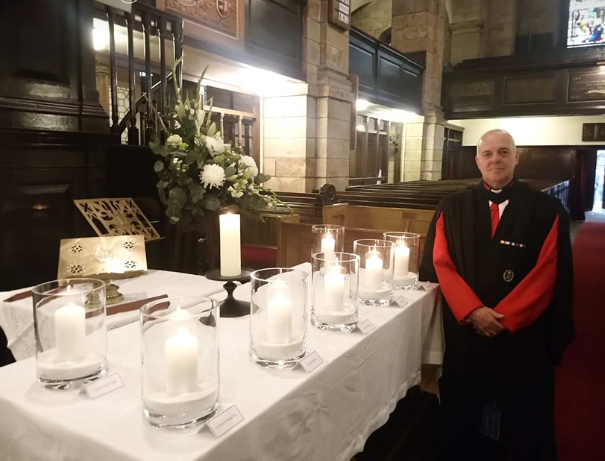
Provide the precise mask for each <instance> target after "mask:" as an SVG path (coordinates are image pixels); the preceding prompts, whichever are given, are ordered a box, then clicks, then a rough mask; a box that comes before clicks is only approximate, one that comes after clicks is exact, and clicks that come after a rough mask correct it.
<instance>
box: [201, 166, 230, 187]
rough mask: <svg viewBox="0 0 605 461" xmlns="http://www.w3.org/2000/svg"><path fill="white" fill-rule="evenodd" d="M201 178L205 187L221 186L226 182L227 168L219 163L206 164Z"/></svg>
mask: <svg viewBox="0 0 605 461" xmlns="http://www.w3.org/2000/svg"><path fill="white" fill-rule="evenodd" d="M200 180H201V181H202V184H203V185H204V187H208V188H211V187H217V188H218V187H221V186H222V185H223V183H224V182H225V170H223V168H222V167H221V166H219V165H205V166H204V169H203V170H202V172H201V174H200Z"/></svg>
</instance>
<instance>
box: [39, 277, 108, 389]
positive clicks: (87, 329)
mask: <svg viewBox="0 0 605 461" xmlns="http://www.w3.org/2000/svg"><path fill="white" fill-rule="evenodd" d="M32 299H33V303H34V324H35V333H36V368H37V375H38V381H39V382H41V383H42V384H43V385H44V386H45V387H49V388H55V389H70V388H73V387H79V386H80V385H82V384H84V383H86V382H89V381H92V380H94V379H97V378H99V377H100V376H102V375H104V374H105V373H106V372H107V322H106V315H107V314H106V299H105V282H103V281H101V280H96V279H86V278H81V279H60V280H53V281H51V282H45V283H42V284H40V285H38V286H36V287H34V288H33V289H32Z"/></svg>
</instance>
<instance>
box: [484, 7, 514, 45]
mask: <svg viewBox="0 0 605 461" xmlns="http://www.w3.org/2000/svg"><path fill="white" fill-rule="evenodd" d="M516 35H517V0H491V1H490V6H489V35H488V37H489V38H488V43H489V47H488V51H487V53H486V56H511V55H512V54H514V52H515V39H516Z"/></svg>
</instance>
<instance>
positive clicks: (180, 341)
mask: <svg viewBox="0 0 605 461" xmlns="http://www.w3.org/2000/svg"><path fill="white" fill-rule="evenodd" d="M164 354H165V356H166V393H167V394H168V395H181V394H186V393H187V392H192V391H194V390H196V388H197V387H198V370H197V356H198V341H197V338H196V337H195V336H194V335H192V334H190V333H188V332H187V330H185V329H182V330H180V331H179V332H178V333H176V334H174V335H172V336H170V337H169V338H168V339H167V340H166V342H165V343H164Z"/></svg>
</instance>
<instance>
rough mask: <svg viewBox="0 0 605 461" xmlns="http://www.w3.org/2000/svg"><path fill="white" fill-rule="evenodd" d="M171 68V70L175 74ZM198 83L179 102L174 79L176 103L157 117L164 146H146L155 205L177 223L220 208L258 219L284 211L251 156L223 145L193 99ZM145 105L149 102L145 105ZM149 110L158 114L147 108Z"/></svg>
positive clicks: (199, 103) (208, 115)
mask: <svg viewBox="0 0 605 461" xmlns="http://www.w3.org/2000/svg"><path fill="white" fill-rule="evenodd" d="M178 65H180V60H179V61H177V62H176V63H175V67H174V69H173V72H174V75H176V67H177V66H178ZM205 73H206V70H204V72H203V73H202V75H201V76H200V78H199V80H198V84H197V91H196V95H192V97H186V98H185V99H184V100H183V92H182V90H181V88H179V87H178V84H177V83H176V79H175V94H176V98H177V102H176V104H175V106H174V108H173V110H172V111H170V113H169V114H167V115H165V116H164V117H163V118H162V117H158V119H159V121H160V122H161V126H162V127H164V133H165V135H166V138H167V139H166V142H165V143H163V144H162V143H161V142H158V141H155V142H151V143H150V144H149V147H150V148H151V150H152V151H153V153H154V154H155V155H157V156H158V160H156V162H155V164H154V166H153V169H154V170H155V172H156V173H157V175H158V177H159V181H158V183H157V187H158V192H159V195H160V200H161V201H162V203H163V204H164V205H165V206H166V216H168V218H169V220H170V222H171V223H173V224H176V223H177V222H178V221H179V220H180V219H181V217H182V215H183V212H184V211H189V212H192V213H194V214H203V213H204V212H207V211H211V212H214V211H217V210H220V209H221V208H226V207H234V208H238V209H239V210H240V212H241V213H242V214H243V215H244V216H249V217H259V216H260V213H261V211H263V210H265V209H270V208H274V207H276V206H284V205H283V203H281V201H280V200H279V199H278V198H277V196H276V195H275V193H273V192H272V191H271V190H270V189H267V188H266V187H264V186H263V184H264V183H265V182H267V181H268V180H269V179H271V177H270V176H267V175H264V174H261V173H258V168H257V166H256V164H255V163H254V160H253V159H252V158H251V157H247V156H244V155H241V154H239V153H238V152H236V151H235V150H234V149H233V148H232V147H231V146H230V145H228V144H224V142H223V139H222V137H221V133H220V132H217V127H216V124H215V123H214V122H212V120H211V116H212V101H210V110H208V111H205V110H204V107H203V104H202V101H201V98H199V99H198V95H199V94H200V88H201V83H202V79H203V77H204V74H205ZM148 104H149V105H150V106H152V105H151V102H150V101H149V100H148ZM152 111H153V112H154V113H155V114H156V116H157V115H158V114H157V111H156V110H155V108H154V107H152Z"/></svg>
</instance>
